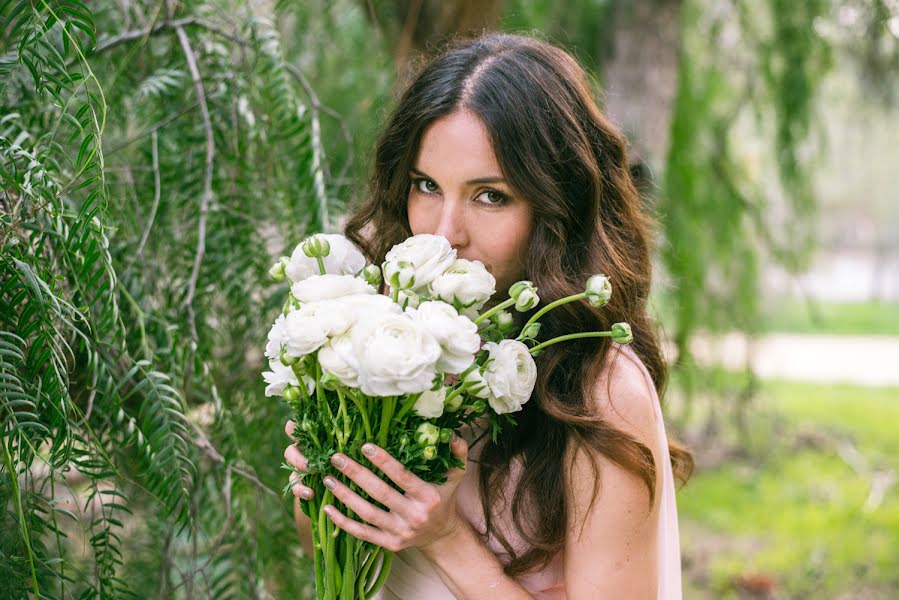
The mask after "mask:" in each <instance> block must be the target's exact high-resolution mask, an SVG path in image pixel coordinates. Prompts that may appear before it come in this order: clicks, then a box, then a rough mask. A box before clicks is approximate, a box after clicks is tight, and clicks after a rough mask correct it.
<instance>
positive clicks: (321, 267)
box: [315, 256, 325, 275]
mask: <svg viewBox="0 0 899 600" xmlns="http://www.w3.org/2000/svg"><path fill="white" fill-rule="evenodd" d="M315 262H317V263H318V272H319V274H321V275H324V274H325V261H323V260H322V257H321V256H316V257H315Z"/></svg>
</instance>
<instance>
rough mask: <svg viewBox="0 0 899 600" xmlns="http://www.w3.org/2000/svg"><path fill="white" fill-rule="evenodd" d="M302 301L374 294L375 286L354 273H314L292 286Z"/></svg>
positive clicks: (298, 298) (291, 288)
mask: <svg viewBox="0 0 899 600" xmlns="http://www.w3.org/2000/svg"><path fill="white" fill-rule="evenodd" d="M290 292H291V293H292V294H293V297H294V298H296V299H297V300H299V301H300V302H320V301H322V300H333V299H334V298H340V297H342V296H351V295H354V294H374V293H376V292H375V288H373V287H371V286H370V285H369V284H368V282H366V281H365V280H364V279H360V278H358V277H353V276H352V275H312V276H311V277H307V278H306V279H304V280H302V281H298V282H296V283H295V284H293V285H292V286H291V287H290Z"/></svg>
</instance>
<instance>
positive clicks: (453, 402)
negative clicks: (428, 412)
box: [443, 394, 462, 413]
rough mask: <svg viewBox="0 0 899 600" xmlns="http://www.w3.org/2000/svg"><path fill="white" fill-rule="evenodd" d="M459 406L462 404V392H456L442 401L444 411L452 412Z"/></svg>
mask: <svg viewBox="0 0 899 600" xmlns="http://www.w3.org/2000/svg"><path fill="white" fill-rule="evenodd" d="M460 406H462V394H456V395H455V396H453V397H452V398H450V399H449V400H448V401H444V403H443V410H444V411H446V412H451V413H454V412H456V411H457V410H459V407H460Z"/></svg>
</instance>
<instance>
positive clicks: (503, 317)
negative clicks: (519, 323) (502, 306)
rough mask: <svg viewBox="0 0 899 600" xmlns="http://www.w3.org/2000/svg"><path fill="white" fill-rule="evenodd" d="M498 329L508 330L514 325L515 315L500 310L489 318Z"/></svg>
mask: <svg viewBox="0 0 899 600" xmlns="http://www.w3.org/2000/svg"><path fill="white" fill-rule="evenodd" d="M491 321H493V322H494V323H496V326H497V327H498V328H499V330H500V331H509V330H510V329H512V328H513V327H515V317H513V316H512V313H510V312H509V311H507V310H501V311H499V312H498V313H496V314H495V315H493V317H492V318H491Z"/></svg>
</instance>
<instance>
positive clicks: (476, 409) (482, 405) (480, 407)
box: [471, 400, 487, 414]
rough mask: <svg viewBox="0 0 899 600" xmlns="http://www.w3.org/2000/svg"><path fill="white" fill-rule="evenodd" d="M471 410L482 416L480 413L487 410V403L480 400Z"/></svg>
mask: <svg viewBox="0 0 899 600" xmlns="http://www.w3.org/2000/svg"><path fill="white" fill-rule="evenodd" d="M471 410H473V411H474V412H476V413H478V414H480V413H482V412H484V411H485V410H487V403H486V402H484V401H483V400H478V401H477V402H475V403H474V404H472V405H471Z"/></svg>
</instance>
